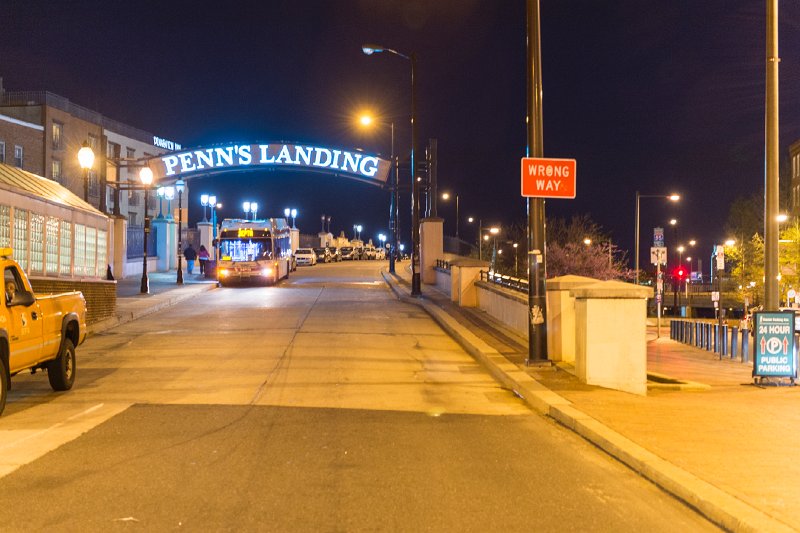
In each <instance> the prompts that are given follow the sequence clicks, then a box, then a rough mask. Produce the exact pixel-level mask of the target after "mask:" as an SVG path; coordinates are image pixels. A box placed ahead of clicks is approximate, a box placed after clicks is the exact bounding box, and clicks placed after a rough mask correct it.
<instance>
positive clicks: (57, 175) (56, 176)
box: [51, 159, 61, 183]
mask: <svg viewBox="0 0 800 533" xmlns="http://www.w3.org/2000/svg"><path fill="white" fill-rule="evenodd" d="M51 179H52V180H53V181H55V182H58V183H61V160H60V159H53V168H52V176H51Z"/></svg>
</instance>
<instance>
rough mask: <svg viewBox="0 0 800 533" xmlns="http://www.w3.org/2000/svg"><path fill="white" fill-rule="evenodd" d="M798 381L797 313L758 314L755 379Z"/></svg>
mask: <svg viewBox="0 0 800 533" xmlns="http://www.w3.org/2000/svg"><path fill="white" fill-rule="evenodd" d="M756 376H758V377H786V378H792V379H794V378H796V377H797V360H796V359H795V350H794V311H770V312H764V311H762V312H757V313H755V357H754V358H753V377H756Z"/></svg>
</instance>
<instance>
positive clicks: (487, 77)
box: [0, 0, 800, 260]
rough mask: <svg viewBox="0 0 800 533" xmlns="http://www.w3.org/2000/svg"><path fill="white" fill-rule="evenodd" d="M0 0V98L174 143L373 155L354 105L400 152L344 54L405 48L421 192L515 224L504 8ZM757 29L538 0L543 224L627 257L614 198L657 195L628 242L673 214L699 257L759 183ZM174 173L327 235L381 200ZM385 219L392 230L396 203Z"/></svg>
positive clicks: (514, 64) (378, 220) (400, 68)
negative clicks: (603, 242) (549, 171)
mask: <svg viewBox="0 0 800 533" xmlns="http://www.w3.org/2000/svg"><path fill="white" fill-rule="evenodd" d="M780 4H781V5H780V7H781V11H780V16H781V24H780V46H781V47H780V52H781V53H780V55H781V59H782V62H781V70H780V75H781V82H780V90H781V147H782V152H781V155H782V157H784V158H786V157H788V150H787V147H788V145H789V144H790V143H791V142H793V141H794V140H796V139H798V138H800V116H798V115H799V114H800V106H798V105H797V104H798V96H800V40H798V39H797V35H798V26H799V25H800V6H799V5H797V4H796V3H793V2H781V3H780ZM2 5H3V8H2V10H0V13H2V15H1V16H2V28H3V30H2V32H0V76H2V77H3V78H4V85H5V87H6V89H7V90H12V91H14V90H48V91H51V92H54V93H57V94H60V95H62V96H65V97H67V98H69V99H70V100H72V101H73V102H75V103H77V104H80V105H84V106H86V107H89V108H91V109H95V110H97V111H100V112H101V113H103V114H105V115H106V116H108V117H110V118H114V119H117V120H120V121H122V122H126V123H128V124H131V125H134V126H137V127H139V128H142V129H144V130H147V131H151V132H153V133H155V134H158V135H160V136H162V137H166V138H169V139H173V140H175V141H178V142H181V143H182V144H183V145H184V146H185V147H193V146H202V145H205V144H210V143H219V142H228V141H238V142H250V141H257V140H258V141H277V140H287V141H299V142H309V143H316V144H319V145H323V146H327V145H331V146H338V147H344V148H354V147H360V148H364V149H366V150H369V151H379V152H383V153H388V151H389V130H388V128H384V129H383V130H382V131H381V132H379V133H380V134H379V135H369V136H367V135H366V134H364V133H363V132H359V131H358V130H357V129H356V128H355V127H354V126H352V121H351V117H352V116H353V115H354V113H355V112H356V111H357V110H358V109H361V108H364V107H369V108H371V109H373V110H375V111H377V112H379V113H382V115H383V116H384V117H385V120H387V121H392V120H393V121H394V122H395V124H396V130H397V149H398V152H404V151H407V150H408V147H409V144H410V131H409V120H408V113H409V107H410V95H409V83H410V81H409V71H410V68H409V63H408V62H406V61H404V60H403V59H401V58H398V57H396V56H392V55H389V54H378V55H374V56H371V57H368V56H365V55H363V54H362V53H361V50H360V47H361V44H362V43H365V42H375V43H379V44H383V45H385V46H387V47H390V48H394V49H396V50H399V51H401V52H404V53H409V52H411V51H416V53H417V55H418V57H419V61H418V100H419V111H418V115H419V131H420V133H419V137H420V140H421V141H422V142H421V143H420V144H424V141H425V140H427V139H428V138H429V137H435V138H437V139H438V143H439V181H440V190H445V189H448V190H451V191H457V192H458V193H459V194H460V205H461V215H462V225H461V229H462V231H461V233H462V236H471V235H473V234H474V230H470V229H469V228H468V227H467V225H466V223H465V222H464V221H463V220H464V219H465V218H466V217H467V216H470V215H472V216H475V217H476V218H478V217H480V218H482V219H483V220H484V221H488V222H492V223H506V224H507V223H510V222H522V221H524V219H525V202H524V200H523V199H522V198H521V197H520V195H519V180H520V177H519V158H520V157H522V156H524V155H525V144H526V137H525V92H526V88H525V55H526V50H525V2H524V1H523V0H515V1H511V0H483V1H477V0H437V1H430V0H413V1H406V2H401V1H388V0H361V1H358V0H330V1H321V0H318V1H304V0H292V1H278V0H272V1H269V0H267V1H261V2H235V1H234V2H227V3H218V4H216V5H215V4H213V3H212V4H207V3H200V2H163V1H161V2H137V1H131V2H126V3H124V4H123V3H117V2H107V1H105V2H95V1H92V0H86V1H82V2H50V1H43V0H24V1H20V0H10V1H9V0H5V1H4V2H3V3H2ZM197 6H207V7H202V8H198V7H197ZM209 6H213V8H209ZM765 24H766V23H765V6H764V2H758V1H753V0H746V1H735V0H703V1H702V2H697V1H685V0H675V1H652V2H648V1H642V0H620V1H617V0H613V1H610V2H599V1H589V0H586V1H578V0H543V1H542V48H543V83H544V113H543V114H544V148H545V156H548V157H570V158H575V159H577V161H578V186H577V190H578V196H577V198H576V199H575V200H559V201H556V200H553V201H549V202H548V203H547V214H548V216H558V217H570V216H572V215H573V214H584V213H589V214H590V215H591V217H592V218H593V219H594V220H595V221H596V222H598V223H599V224H600V225H602V226H603V227H604V228H605V229H607V230H608V231H609V232H610V233H611V235H612V238H613V239H614V242H615V243H618V244H619V245H620V246H621V247H622V248H623V249H627V250H632V249H633V230H634V228H633V226H634V197H635V191H636V190H637V189H638V190H640V191H641V192H642V193H643V194H655V193H662V192H663V193H667V192H672V191H678V192H679V193H680V194H682V195H683V197H684V200H683V201H682V202H681V204H680V206H675V207H669V206H666V205H662V204H661V203H660V201H658V200H647V201H643V203H642V235H643V239H642V249H643V250H646V249H647V247H649V245H650V243H649V240H650V238H649V236H650V235H651V228H652V227H653V226H654V225H658V224H664V223H665V222H666V220H667V219H669V218H671V217H673V216H674V217H676V218H678V219H679V221H680V222H679V228H680V229H679V238H680V239H681V240H686V239H688V238H692V237H694V238H697V239H698V240H699V241H700V245H701V246H703V247H704V249H705V250H706V251H707V252H708V253H710V246H711V245H712V244H713V242H714V241H717V240H721V239H722V238H723V237H725V235H724V230H723V227H724V224H725V219H726V217H727V211H728V206H729V205H730V203H731V201H732V200H734V199H735V198H736V197H737V196H740V195H751V194H753V193H757V192H759V191H762V190H763V183H764V128H763V117H764V72H765V66H764V64H765V61H764V55H765V44H764V43H765V33H766V31H765ZM401 179H404V180H406V182H407V180H408V176H407V175H404V176H403V177H402V178H401ZM190 185H191V186H192V196H199V194H200V193H201V192H204V191H208V192H216V193H217V194H218V196H219V197H220V199H221V201H222V202H223V203H224V204H225V208H224V210H223V215H228V216H235V215H239V212H238V211H237V208H238V206H239V205H241V201H242V200H245V199H251V200H256V201H259V203H260V204H261V205H262V206H264V208H262V210H261V211H260V213H261V214H262V215H271V214H277V213H281V212H282V210H283V208H284V207H286V206H292V207H297V208H298V209H299V210H300V217H299V218H298V225H299V226H300V227H301V228H302V229H303V230H304V231H305V232H309V233H310V232H313V231H316V230H317V229H318V227H319V216H320V214H322V213H326V214H329V215H332V216H333V223H332V229H334V230H335V231H336V232H338V230H340V229H348V228H351V227H352V225H353V224H355V223H360V224H363V225H364V226H365V235H366V236H368V237H375V236H376V235H377V233H378V232H379V231H386V229H387V225H388V224H387V218H388V215H387V213H388V193H387V192H385V191H381V190H379V189H377V188H375V187H372V186H369V185H365V184H361V183H358V182H354V181H349V180H345V179H338V178H332V177H330V176H327V175H324V174H310V175H303V174H298V173H267V174H257V173H249V174H243V173H231V174H228V175H226V176H223V177H217V178H213V179H212V178H208V179H197V180H193V181H191V182H190ZM194 200H195V201H196V203H199V200H196V199H194ZM440 215H443V216H445V218H446V220H447V222H446V232H447V233H452V221H453V216H454V210H453V209H452V207H451V206H448V205H444V204H441V203H440ZM197 216H200V212H199V209H195V210H194V211H193V213H192V217H197ZM400 216H401V224H402V231H403V236H404V237H405V239H407V238H408V221H409V218H410V202H409V201H408V199H407V198H405V197H404V198H403V201H402V203H401V215H400ZM349 233H350V232H349V231H348V234H349ZM669 236H670V235H669V233H668V234H667V238H668V239H669ZM667 244H668V245H670V243H669V242H668V243H667ZM705 247H707V248H705ZM631 255H632V254H631ZM704 255H708V254H707V253H705V254H704ZM643 260H644V259H643Z"/></svg>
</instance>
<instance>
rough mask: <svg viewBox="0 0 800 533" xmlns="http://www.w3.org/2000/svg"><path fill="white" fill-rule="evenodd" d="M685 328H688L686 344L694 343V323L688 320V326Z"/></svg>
mask: <svg viewBox="0 0 800 533" xmlns="http://www.w3.org/2000/svg"><path fill="white" fill-rule="evenodd" d="M686 329H687V330H688V331H687V333H688V334H689V340H688V344H689V345H690V346H691V345H692V344H694V323H692V322H689V327H688V328H686Z"/></svg>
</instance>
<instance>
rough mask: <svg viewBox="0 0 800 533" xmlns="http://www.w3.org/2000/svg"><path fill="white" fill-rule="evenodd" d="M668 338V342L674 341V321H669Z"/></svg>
mask: <svg viewBox="0 0 800 533" xmlns="http://www.w3.org/2000/svg"><path fill="white" fill-rule="evenodd" d="M669 338H670V340H675V321H674V320H670V321H669Z"/></svg>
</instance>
